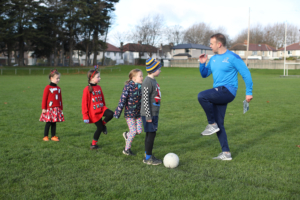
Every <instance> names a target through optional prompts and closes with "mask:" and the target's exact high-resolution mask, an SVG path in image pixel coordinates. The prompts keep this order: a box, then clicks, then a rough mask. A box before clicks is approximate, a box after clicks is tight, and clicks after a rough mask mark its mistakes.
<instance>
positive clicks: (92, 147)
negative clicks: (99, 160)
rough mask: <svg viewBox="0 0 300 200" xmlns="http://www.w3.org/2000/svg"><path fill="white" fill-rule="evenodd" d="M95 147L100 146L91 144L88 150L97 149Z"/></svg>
mask: <svg viewBox="0 0 300 200" xmlns="http://www.w3.org/2000/svg"><path fill="white" fill-rule="evenodd" d="M97 149H100V147H99V146H98V145H92V144H91V147H90V150H97Z"/></svg>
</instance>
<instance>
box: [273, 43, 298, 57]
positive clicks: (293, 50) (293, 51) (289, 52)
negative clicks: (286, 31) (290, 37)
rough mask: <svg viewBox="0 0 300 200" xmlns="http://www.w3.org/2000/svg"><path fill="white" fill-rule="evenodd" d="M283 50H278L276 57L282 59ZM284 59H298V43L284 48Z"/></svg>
mask: <svg viewBox="0 0 300 200" xmlns="http://www.w3.org/2000/svg"><path fill="white" fill-rule="evenodd" d="M284 50H285V48H284V47H282V48H280V49H278V56H279V57H284ZM286 57H300V42H298V43H295V44H291V45H289V46H286Z"/></svg>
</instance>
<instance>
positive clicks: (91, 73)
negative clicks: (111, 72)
mask: <svg viewBox="0 0 300 200" xmlns="http://www.w3.org/2000/svg"><path fill="white" fill-rule="evenodd" d="M98 73H99V72H98V65H96V66H95V69H91V70H90V71H88V73H87V78H88V86H89V91H90V92H93V87H92V85H91V83H90V81H91V79H92V78H94V76H95V75H96V74H98Z"/></svg>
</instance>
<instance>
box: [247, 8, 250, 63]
mask: <svg viewBox="0 0 300 200" xmlns="http://www.w3.org/2000/svg"><path fill="white" fill-rule="evenodd" d="M249 38H250V7H249V19H248V37H247V52H246V66H247V67H248V51H249Z"/></svg>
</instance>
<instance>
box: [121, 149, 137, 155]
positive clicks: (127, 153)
mask: <svg viewBox="0 0 300 200" xmlns="http://www.w3.org/2000/svg"><path fill="white" fill-rule="evenodd" d="M123 154H125V155H127V156H135V154H134V153H132V151H131V149H127V150H125V148H124V149H123Z"/></svg>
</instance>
